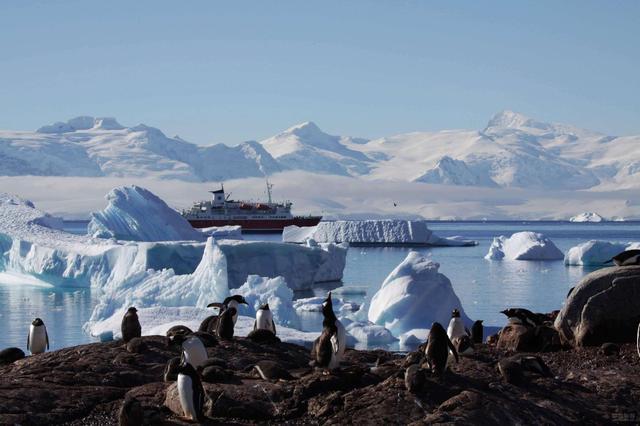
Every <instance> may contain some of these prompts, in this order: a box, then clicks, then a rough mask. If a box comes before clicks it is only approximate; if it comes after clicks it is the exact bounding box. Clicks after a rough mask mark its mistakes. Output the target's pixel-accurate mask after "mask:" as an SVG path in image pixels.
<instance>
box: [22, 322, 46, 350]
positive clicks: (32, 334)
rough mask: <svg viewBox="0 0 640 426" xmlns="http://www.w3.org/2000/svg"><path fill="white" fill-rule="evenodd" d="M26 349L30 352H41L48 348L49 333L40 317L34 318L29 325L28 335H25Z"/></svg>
mask: <svg viewBox="0 0 640 426" xmlns="http://www.w3.org/2000/svg"><path fill="white" fill-rule="evenodd" d="M27 349H29V352H31V354H32V355H33V354H41V353H43V352H44V351H45V350H47V349H49V335H48V334H47V327H46V326H45V325H44V322H42V320H41V319H40V318H36V319H34V320H33V322H32V323H31V327H29V336H27Z"/></svg>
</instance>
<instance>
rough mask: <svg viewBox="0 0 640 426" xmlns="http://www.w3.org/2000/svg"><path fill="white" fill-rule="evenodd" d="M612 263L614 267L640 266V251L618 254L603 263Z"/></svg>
mask: <svg viewBox="0 0 640 426" xmlns="http://www.w3.org/2000/svg"><path fill="white" fill-rule="evenodd" d="M610 262H613V263H615V264H616V266H632V265H640V250H625V251H623V252H622V253H620V254H616V255H615V256H613V257H612V258H611V259H609V260H607V261H606V262H605V263H610Z"/></svg>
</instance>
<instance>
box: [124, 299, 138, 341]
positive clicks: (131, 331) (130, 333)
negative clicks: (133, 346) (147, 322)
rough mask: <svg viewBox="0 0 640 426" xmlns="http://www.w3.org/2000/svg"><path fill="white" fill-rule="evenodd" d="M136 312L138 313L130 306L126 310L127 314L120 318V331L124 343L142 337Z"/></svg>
mask: <svg viewBox="0 0 640 426" xmlns="http://www.w3.org/2000/svg"><path fill="white" fill-rule="evenodd" d="M136 312H138V310H137V309H136V308H134V307H133V306H132V307H130V308H129V309H127V313H126V314H124V317H122V325H121V326H120V331H122V340H124V341H125V342H128V341H129V340H131V339H133V338H134V337H140V336H141V335H142V327H140V321H138V314H137V313H136Z"/></svg>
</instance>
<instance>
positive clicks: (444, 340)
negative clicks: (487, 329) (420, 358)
mask: <svg viewBox="0 0 640 426" xmlns="http://www.w3.org/2000/svg"><path fill="white" fill-rule="evenodd" d="M449 349H451V352H452V353H453V356H454V357H455V358H456V362H458V361H459V359H458V351H457V350H456V348H455V347H454V346H453V343H451V340H449V336H447V332H446V331H445V330H444V327H443V326H442V324H440V323H439V322H434V323H433V324H431V329H430V330H429V338H428V342H427V347H426V349H425V351H424V352H425V357H426V358H427V364H428V365H429V368H430V369H431V372H432V373H435V374H437V375H438V376H440V377H443V376H444V372H445V370H446V368H447V358H449Z"/></svg>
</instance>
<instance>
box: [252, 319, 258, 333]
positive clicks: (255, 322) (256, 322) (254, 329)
mask: <svg viewBox="0 0 640 426" xmlns="http://www.w3.org/2000/svg"><path fill="white" fill-rule="evenodd" d="M256 328H258V320H255V321H254V322H253V331H256Z"/></svg>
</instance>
